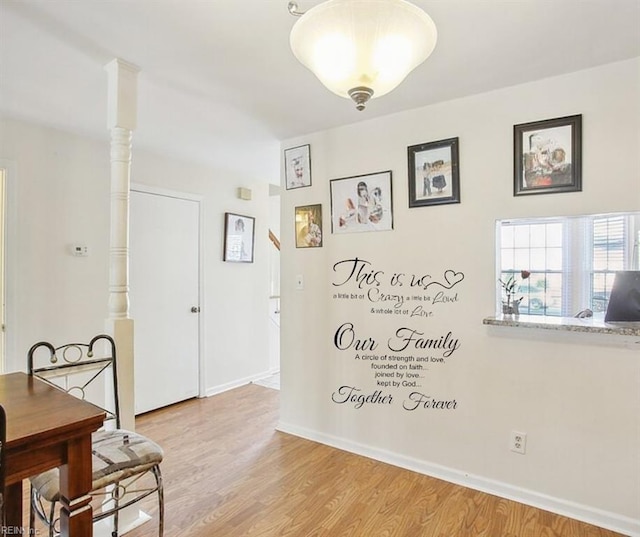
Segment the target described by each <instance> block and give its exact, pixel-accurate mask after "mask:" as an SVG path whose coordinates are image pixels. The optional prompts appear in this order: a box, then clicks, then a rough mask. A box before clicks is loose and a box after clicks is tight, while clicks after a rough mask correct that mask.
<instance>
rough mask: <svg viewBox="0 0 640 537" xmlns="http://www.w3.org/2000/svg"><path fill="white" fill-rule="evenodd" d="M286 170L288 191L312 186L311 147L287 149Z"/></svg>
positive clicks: (285, 153)
mask: <svg viewBox="0 0 640 537" xmlns="http://www.w3.org/2000/svg"><path fill="white" fill-rule="evenodd" d="M284 170H285V171H284V176H285V183H286V187H287V190H291V189H292V188H301V187H305V186H311V146H310V145H308V144H307V145H301V146H299V147H292V148H290V149H285V150H284Z"/></svg>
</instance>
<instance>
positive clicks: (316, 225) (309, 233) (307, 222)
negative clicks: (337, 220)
mask: <svg viewBox="0 0 640 537" xmlns="http://www.w3.org/2000/svg"><path fill="white" fill-rule="evenodd" d="M320 247H322V205H320V204H319V203H318V204H317V205H303V206H302V207H296V248H320Z"/></svg>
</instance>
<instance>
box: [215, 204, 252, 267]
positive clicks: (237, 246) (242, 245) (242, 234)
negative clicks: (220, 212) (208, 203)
mask: <svg viewBox="0 0 640 537" xmlns="http://www.w3.org/2000/svg"><path fill="white" fill-rule="evenodd" d="M255 222H256V219H255V218H253V217H252V216H243V215H241V214H234V213H224V255H223V260H224V261H229V262H234V263H253V246H254V240H255V238H254V231H255Z"/></svg>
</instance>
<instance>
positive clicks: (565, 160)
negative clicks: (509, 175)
mask: <svg viewBox="0 0 640 537" xmlns="http://www.w3.org/2000/svg"><path fill="white" fill-rule="evenodd" d="M513 168H514V172H513V195H514V196H526V195H530V194H552V193H560V192H580V191H582V115H581V114H577V115H573V116H566V117H559V118H554V119H545V120H542V121H533V122H530V123H522V124H520V125H514V127H513Z"/></svg>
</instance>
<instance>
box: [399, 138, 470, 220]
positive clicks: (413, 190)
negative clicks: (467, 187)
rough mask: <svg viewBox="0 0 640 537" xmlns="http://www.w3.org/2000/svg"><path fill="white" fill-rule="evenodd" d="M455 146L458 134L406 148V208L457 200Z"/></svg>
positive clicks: (458, 189)
mask: <svg viewBox="0 0 640 537" xmlns="http://www.w3.org/2000/svg"><path fill="white" fill-rule="evenodd" d="M458 148H459V140H458V138H457V137H456V138H447V139H446V140H438V141H436V142H426V143H422V144H417V145H412V146H409V147H408V148H407V158H408V169H409V208H413V207H428V206H431V205H446V204H450V203H460V163H459V149H458Z"/></svg>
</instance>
